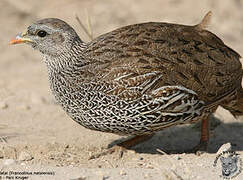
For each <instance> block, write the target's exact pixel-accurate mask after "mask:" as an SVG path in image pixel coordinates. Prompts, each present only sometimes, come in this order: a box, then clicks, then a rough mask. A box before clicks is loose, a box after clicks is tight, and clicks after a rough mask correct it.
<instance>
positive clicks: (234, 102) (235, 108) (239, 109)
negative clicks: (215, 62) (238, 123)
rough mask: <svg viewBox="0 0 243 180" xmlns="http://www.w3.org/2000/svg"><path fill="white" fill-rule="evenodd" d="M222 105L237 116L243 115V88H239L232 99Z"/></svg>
mask: <svg viewBox="0 0 243 180" xmlns="http://www.w3.org/2000/svg"><path fill="white" fill-rule="evenodd" d="M221 105H222V106H223V108H225V109H227V110H229V111H230V112H231V114H233V115H234V116H235V117H238V116H243V89H242V88H241V89H240V90H238V91H237V92H236V94H235V95H234V97H232V99H231V100H230V101H227V103H224V104H221Z"/></svg>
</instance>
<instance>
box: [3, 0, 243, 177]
mask: <svg viewBox="0 0 243 180" xmlns="http://www.w3.org/2000/svg"><path fill="white" fill-rule="evenodd" d="M0 9H1V11H0V25H1V28H0V32H1V36H0V77H1V78H0V137H1V142H0V168H1V170H0V177H2V179H4V178H5V179H10V178H13V179H14V178H15V179H18V177H19V178H20V179H57V180H62V179H79V180H84V179H85V180H90V179H94V180H96V179H99V180H105V179H108V180H111V179H118V180H120V179H139V180H141V179H168V180H169V179H221V178H220V175H221V168H220V164H218V165H219V166H217V167H215V168H214V167H213V163H214V160H215V158H216V156H217V155H216V153H217V151H218V149H219V148H220V147H221V146H222V145H223V144H225V143H228V142H230V143H231V146H232V149H233V150H234V151H236V152H237V153H239V155H240V157H241V158H242V159H243V151H242V150H243V118H238V119H235V118H234V117H233V116H232V115H231V114H230V113H229V112H228V111H226V110H224V109H223V108H219V109H218V110H217V111H216V113H215V115H214V117H212V126H211V134H210V135H211V139H210V144H209V152H208V153H205V154H202V155H201V156H197V155H195V154H185V153H183V152H184V151H185V150H186V149H188V148H190V147H193V146H195V145H196V144H197V143H198V141H199V136H200V124H196V125H190V126H189V125H187V126H177V127H172V128H170V129H166V130H164V131H161V132H159V133H157V134H156V135H155V136H154V137H153V138H152V139H151V140H149V141H147V142H145V143H143V144H141V145H138V146H136V147H134V148H133V149H132V150H129V151H127V152H126V153H124V156H123V158H121V159H120V158H119V157H118V154H116V153H114V154H111V155H106V156H103V157H100V158H98V159H93V160H89V157H90V155H93V154H95V153H97V152H101V151H102V150H103V149H105V148H106V147H107V146H108V145H112V144H114V143H116V142H117V140H119V141H120V140H122V139H123V138H125V137H120V136H117V135H114V134H107V133H101V132H96V131H91V130H88V129H85V128H83V127H81V126H80V125H78V124H77V123H75V122H74V121H72V120H71V119H70V118H69V117H68V116H67V115H66V114H65V113H64V111H63V110H62V109H61V108H60V107H59V106H58V105H57V104H56V103H55V101H54V99H53V97H52V95H51V92H50V90H49V84H48V80H47V73H46V67H45V65H44V63H43V62H42V61H41V58H40V54H39V52H37V51H33V50H32V49H31V48H30V47H28V46H26V45H18V46H9V45H8V42H9V40H10V39H11V38H14V37H15V35H16V34H17V33H19V32H21V31H23V30H25V28H26V27H27V26H28V25H29V24H30V23H32V22H33V21H35V20H38V19H42V18H46V17H57V18H60V19H63V20H65V21H66V22H68V23H69V24H70V25H72V26H73V27H74V28H75V29H76V30H77V32H78V34H79V35H80V37H81V38H82V39H83V40H84V41H86V42H88V41H90V39H89V37H88V36H87V35H86V34H85V33H84V31H83V29H82V28H81V27H80V25H79V23H78V22H77V20H75V14H77V15H78V16H79V18H80V19H81V21H82V22H83V23H84V25H85V26H86V27H89V25H88V24H89V23H88V21H89V20H90V21H91V23H90V24H91V29H92V32H93V36H94V37H97V36H99V35H101V34H103V33H105V32H108V31H111V30H114V29H115V28H118V27H121V26H125V25H128V24H133V23H140V22H148V21H165V22H172V23H181V24H189V25H192V24H197V23H198V22H199V21H200V20H201V19H202V17H203V16H204V15H205V14H206V13H207V12H208V11H209V10H212V12H213V18H212V22H211V25H210V26H209V27H208V29H209V30H210V31H212V32H214V33H215V34H217V35H218V36H219V37H221V38H222V39H223V41H224V42H225V43H226V44H227V45H229V46H230V47H232V48H233V49H235V50H236V51H237V52H239V53H240V54H243V43H242V40H243V13H242V10H243V1H242V0H231V1H226V0H224V1H222V0H213V1H212V0H204V1H195V0H153V1H148V0H147V1H146V0H116V1H113V0H103V1H101V0H82V1H79V0H69V1H65V0H55V1H47V0H43V1H32V0H18V1H16V0H1V1H0ZM161 151H163V152H165V153H164V154H162V153H161ZM167 153H170V154H167ZM18 172H19V173H20V174H18ZM11 173H14V174H12V175H11ZM7 176H9V178H8V177H7ZM0 179H1V178H0ZM235 179H243V173H241V174H240V175H239V176H237V177H236V178H235Z"/></svg>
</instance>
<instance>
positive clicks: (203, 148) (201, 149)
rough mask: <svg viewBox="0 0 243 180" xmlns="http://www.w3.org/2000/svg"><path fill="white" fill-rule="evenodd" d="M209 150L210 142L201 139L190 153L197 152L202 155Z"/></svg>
mask: <svg viewBox="0 0 243 180" xmlns="http://www.w3.org/2000/svg"><path fill="white" fill-rule="evenodd" d="M207 150H208V142H207V141H200V142H199V143H198V145H196V146H195V147H194V148H192V149H190V150H189V151H188V152H189V153H195V154H196V155H198V156H200V155H201V154H203V153H205V152H207Z"/></svg>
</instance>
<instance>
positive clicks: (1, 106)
mask: <svg viewBox="0 0 243 180" xmlns="http://www.w3.org/2000/svg"><path fill="white" fill-rule="evenodd" d="M7 108H8V105H7V103H6V102H0V109H7Z"/></svg>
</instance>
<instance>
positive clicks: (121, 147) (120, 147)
mask: <svg viewBox="0 0 243 180" xmlns="http://www.w3.org/2000/svg"><path fill="white" fill-rule="evenodd" d="M153 135H154V134H146V135H140V136H135V137H132V138H131V139H128V140H126V141H123V142H121V143H118V144H116V145H115V146H113V147H111V148H109V149H107V150H106V151H104V152H102V153H99V154H96V155H92V156H90V157H89V159H96V158H99V157H100V156H105V155H107V154H112V153H114V152H117V151H118V152H119V157H120V158H121V157H122V155H123V152H124V151H126V150H127V149H130V148H131V147H133V146H135V145H137V144H140V143H142V142H144V141H147V140H149V139H150V138H152V136H153Z"/></svg>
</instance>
